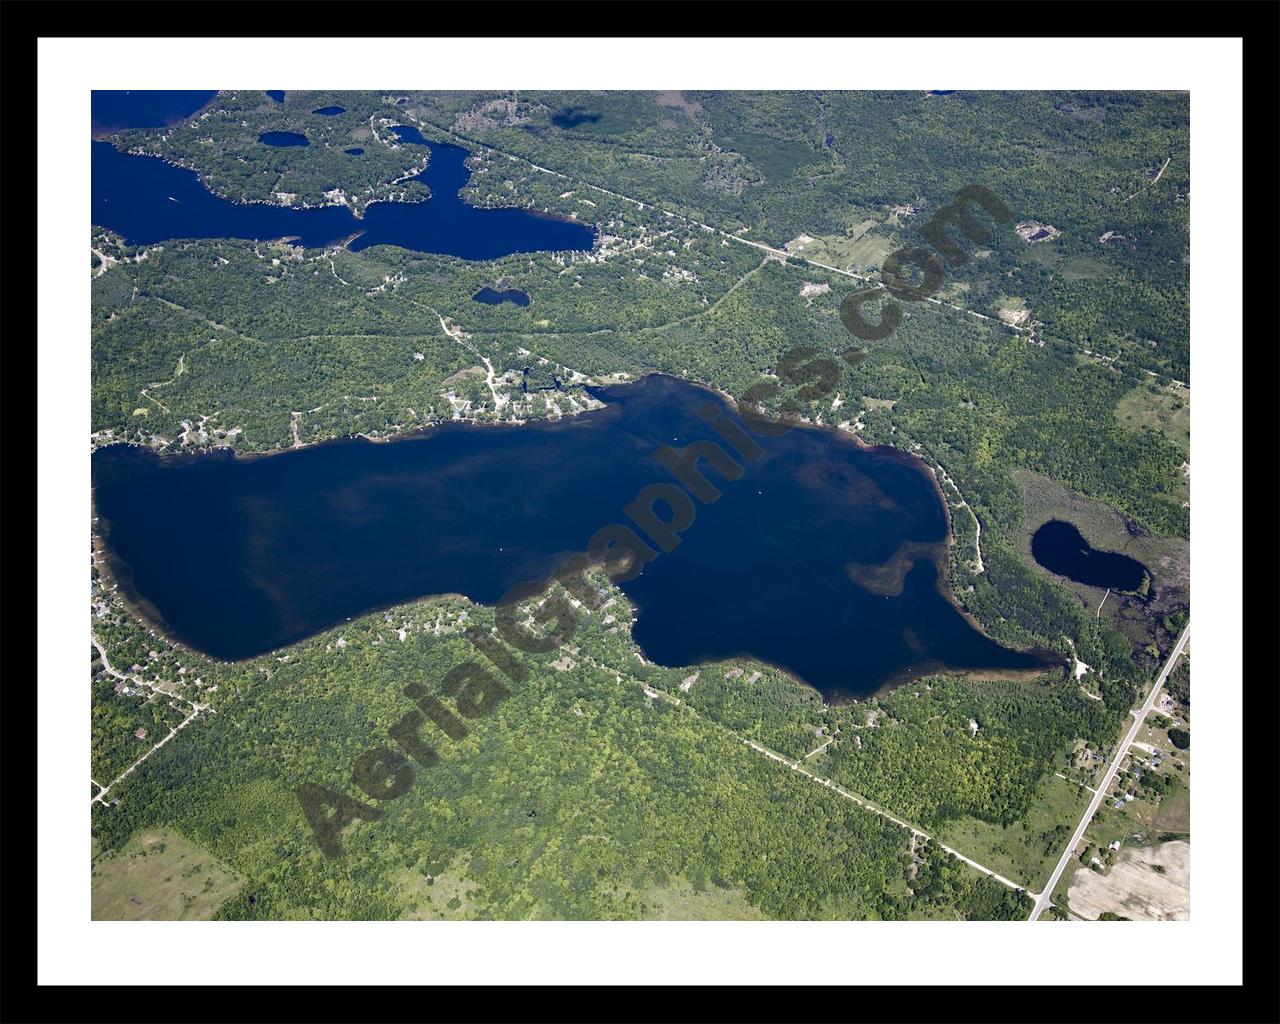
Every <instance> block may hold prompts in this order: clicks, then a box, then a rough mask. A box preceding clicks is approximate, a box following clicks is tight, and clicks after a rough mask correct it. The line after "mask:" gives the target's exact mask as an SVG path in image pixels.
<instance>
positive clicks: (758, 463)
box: [93, 375, 1058, 698]
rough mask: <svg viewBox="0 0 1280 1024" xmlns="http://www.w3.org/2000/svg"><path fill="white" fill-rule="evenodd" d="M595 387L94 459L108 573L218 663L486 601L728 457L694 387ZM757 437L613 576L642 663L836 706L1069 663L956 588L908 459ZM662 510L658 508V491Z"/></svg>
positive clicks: (720, 404)
mask: <svg viewBox="0 0 1280 1024" xmlns="http://www.w3.org/2000/svg"><path fill="white" fill-rule="evenodd" d="M596 394H597V395H598V397H600V398H601V399H603V400H604V401H605V402H606V403H608V404H607V407H606V408H604V409H599V410H595V411H593V412H590V413H586V414H583V415H581V416H578V417H573V418H568V419H564V420H560V421H556V422H534V423H529V424H526V425H523V426H501V425H493V426H474V425H466V424H446V425H443V426H440V427H437V428H434V429H431V430H428V431H426V432H423V433H421V434H419V435H415V436H412V437H408V438H404V439H401V440H397V441H393V442H389V443H376V442H371V441H366V440H363V439H349V440H340V441H334V442H329V443H326V444H320V445H315V446H312V447H308V448H302V449H298V450H296V451H289V452H284V453H281V454H276V455H270V456H259V457H251V456H233V455H232V454H231V453H230V452H226V451H223V452H213V453H205V454H199V455H174V456H157V455H155V454H154V453H152V452H150V451H149V450H147V449H144V448H140V447H136V446H129V445H116V446H111V447H107V448H102V449H99V450H98V451H97V452H95V453H94V456H93V484H94V494H95V503H96V513H97V515H98V516H99V517H100V522H99V526H100V531H101V534H102V536H103V538H104V543H105V551H106V554H107V558H108V563H109V565H110V566H111V567H112V570H113V572H114V574H115V576H116V578H117V580H118V582H119V583H120V585H121V587H122V589H123V590H124V591H125V593H126V594H127V595H129V596H130V597H131V598H132V599H133V600H134V601H135V602H136V603H137V604H138V606H139V607H140V608H142V609H143V610H144V612H145V613H146V614H147V615H149V616H150V617H151V618H152V619H154V620H155V622H156V623H157V625H159V626H160V627H161V628H162V629H164V630H165V631H166V632H167V633H168V634H169V635H170V636H172V637H174V638H175V639H178V640H180V641H183V642H185V643H187V644H188V645H190V646H191V647H194V648H197V649H199V650H202V651H205V652H208V653H209V654H211V655H214V656H215V657H218V658H223V659H240V658H245V657H249V656H252V655H257V654H260V653H263V652H267V651H271V650H274V649H277V648H280V647H282V646H285V645H287V644H290V643H292V642H295V641H298V640H300V639H302V638H304V637H306V636H308V635H311V634H313V633H316V632H317V631H319V630H322V629H325V628H327V627H330V626H333V625H335V624H338V623H341V622H343V621H345V620H346V619H347V618H348V617H352V616H356V615H359V614H361V613H363V612H367V611H370V610H372V609H376V608H379V607H383V606H387V605H392V604H396V603H402V602H406V601H410V600H413V599H415V598H419V597H422V596H425V595H430V594H444V593H460V594H465V595H467V596H468V597H470V598H472V599H473V600H476V601H478V602H482V603H487V604H492V603H494V602H496V601H497V600H498V599H499V598H500V597H501V596H502V595H503V594H504V592H506V591H507V589H508V588H509V587H511V586H512V585H514V584H516V583H519V582H522V581H526V580H534V579H545V578H546V577H547V576H548V574H549V573H551V572H552V571H553V570H554V569H555V568H556V567H557V566H559V565H561V564H562V563H563V561H564V559H565V558H567V557H568V556H569V555H570V554H572V553H574V552H581V551H583V550H585V549H586V547H587V545H588V541H589V540H590V539H591V538H592V536H593V534H595V532H596V531H597V530H599V529H600V528H602V527H605V526H607V525H609V524H622V525H626V526H628V527H630V528H632V529H635V528H636V527H637V523H636V522H635V521H633V520H632V519H631V518H630V516H629V515H628V514H627V512H625V511H624V507H625V506H627V505H628V503H630V502H632V501H633V500H634V499H635V498H636V497H637V494H638V493H639V492H640V491H641V489H642V488H644V487H645V486H646V485H649V484H655V483H665V484H675V483H676V480H677V478H676V476H674V475H673V474H672V473H671V472H669V471H668V470H667V469H665V468H663V466H662V465H661V464H660V463H659V461H657V459H656V458H655V452H656V451H657V450H658V449H660V448H661V447H663V446H664V445H669V446H672V447H673V448H675V449H683V448H684V447H685V446H687V445H690V444H693V443H694V442H697V441H713V442H717V443H719V444H720V446H721V448H723V449H724V450H725V451H726V452H728V453H730V454H733V448H732V447H730V445H729V444H727V443H725V442H723V441H722V440H721V439H720V438H719V437H718V436H717V433H716V431H715V430H713V427H712V425H711V423H710V422H709V421H708V419H707V416H706V414H707V413H708V410H710V413H711V414H712V415H713V416H714V414H717V413H718V414H721V415H727V416H729V420H728V421H727V422H730V423H734V424H739V423H741V421H739V420H738V419H737V418H736V415H735V414H733V413H732V412H731V410H730V408H729V406H728V404H727V403H726V402H724V401H723V400H721V399H720V398H719V397H718V396H716V395H714V394H713V393H711V392H709V391H707V390H705V389H703V388H700V387H697V386H695V385H692V384H689V383H686V382H684V381H680V380H677V379H675V378H671V377H665V376H657V375H655V376H650V377H646V378H644V379H643V380H641V381H639V382H637V383H635V384H630V385H620V386H616V387H610V388H605V389H600V390H598V391H597V392H596ZM725 422H726V421H720V423H721V426H722V427H723V425H724V423H725ZM747 426H748V427H750V426H751V424H747ZM758 443H759V447H760V448H761V449H763V453H762V454H760V453H755V454H756V455H757V457H756V458H754V460H752V459H749V458H746V457H744V455H735V456H734V458H735V460H736V461H737V463H738V464H739V465H740V466H741V467H743V473H742V475H741V476H740V477H739V478H738V479H732V480H727V479H724V478H722V477H721V476H720V475H719V473H718V471H717V470H716V469H712V468H708V467H707V465H706V463H705V462H703V463H700V464H699V465H700V467H701V468H702V470H703V471H704V474H705V478H706V480H707V481H709V482H710V483H711V484H712V485H714V487H715V488H717V489H718V490H719V491H720V493H721V497H720V498H719V499H718V500H712V501H709V502H708V503H703V502H702V501H701V500H698V501H694V500H693V499H689V503H690V505H691V506H692V508H693V509H694V510H695V511H694V518H693V521H692V522H691V523H688V524H687V525H685V526H684V528H683V529H682V530H681V531H680V532H679V533H678V542H677V543H676V544H675V546H674V547H673V549H672V550H671V551H670V552H665V551H663V552H661V553H659V554H658V555H657V557H655V558H653V559H652V560H651V561H648V562H647V563H646V564H645V565H644V568H643V571H642V572H641V573H640V574H639V575H638V576H636V577H635V578H633V579H630V580H627V581H623V582H622V583H621V586H622V588H623V590H624V591H625V593H626V594H627V595H628V596H629V597H630V598H631V599H633V600H634V601H635V602H636V604H637V606H638V618H637V621H636V623H635V625H634V630H633V632H634V636H635V639H636V641H637V642H638V643H639V644H640V645H641V647H642V649H643V650H644V652H645V655H646V656H647V657H648V658H649V659H650V660H652V661H655V662H658V663H660V664H664V665H673V666H674V665H688V664H698V663H702V662H705V661H714V660H719V659H725V658H731V657H736V656H751V657H755V658H759V659H761V660H763V661H767V662H770V663H772V664H776V665H778V666H780V667H782V668H784V669H787V670H788V671H790V672H791V673H793V674H794V675H795V676H797V677H799V678H801V679H803V680H805V681H806V682H808V683H810V684H811V685H813V686H814V687H816V688H817V689H819V690H821V691H822V692H823V693H824V694H826V695H827V696H829V697H833V698H847V697H856V696H862V695H866V694H869V693H872V692H874V691H876V690H877V689H879V688H881V687H882V686H884V685H885V684H888V683H890V682H894V681H899V680H903V679H905V678H909V677H912V676H918V675H921V674H924V673H927V672H933V671H939V670H944V669H952V670H992V671H997V670H999V671H1029V670H1036V669H1040V668H1045V667H1048V666H1050V665H1054V664H1057V663H1058V659H1057V658H1056V656H1054V655H1051V654H1047V653H1045V652H1028V653H1023V652H1017V651H1013V650H1009V649H1007V648H1004V647H1001V646H1000V645H998V644H996V643H995V642H993V641H992V640H990V639H989V638H987V637H986V636H984V635H983V634H982V633H980V632H979V631H978V630H977V629H976V628H975V627H974V626H973V625H971V623H970V622H969V621H968V620H967V619H966V618H965V617H964V616H963V615H962V614H961V612H960V611H959V610H958V609H957V608H956V607H955V605H954V604H953V603H952V601H951V599H950V598H949V597H948V596H947V594H946V590H945V583H940V569H941V567H943V566H945V565H946V559H947V535H948V523H947V518H946V512H945V509H944V506H943V504H942V501H941V499H940V497H939V494H938V491H937V487H936V484H935V482H934V481H933V478H932V476H931V475H930V474H929V472H928V470H927V468H926V467H924V465H923V464H922V463H921V462H919V461H918V460H917V459H915V458H914V457H912V456H910V455H907V454H905V453H902V452H899V451H897V450H895V449H890V448H875V449H864V448H860V447H858V446H857V445H855V444H854V443H853V442H852V441H851V440H850V439H849V438H848V436H847V435H843V434H839V433H837V432H835V431H833V430H828V429H814V428H807V427H796V428H794V429H791V430H790V431H789V432H787V433H785V434H783V435H782V436H780V437H771V438H766V437H763V436H761V437H759V439H758ZM738 447H739V449H741V450H742V451H743V452H744V453H745V452H746V445H744V444H743V443H741V442H738ZM729 468H730V469H731V470H732V468H733V467H729ZM684 486H688V487H692V486H694V484H690V483H689V482H688V480H686V481H685V482H684ZM655 512H656V514H657V516H658V517H659V518H662V519H666V518H670V510H669V509H668V507H667V506H666V505H664V504H663V503H662V502H661V501H658V502H656V505H655ZM650 525H652V524H650ZM637 532H638V533H645V534H647V535H648V536H650V537H651V536H652V534H650V533H649V532H648V530H647V529H646V530H644V531H637ZM654 550H659V549H658V548H657V547H656V546H655V547H654Z"/></svg>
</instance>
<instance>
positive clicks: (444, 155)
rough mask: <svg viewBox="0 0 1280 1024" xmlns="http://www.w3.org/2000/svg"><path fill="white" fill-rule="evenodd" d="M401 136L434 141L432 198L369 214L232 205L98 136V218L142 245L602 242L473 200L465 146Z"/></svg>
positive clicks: (427, 176)
mask: <svg viewBox="0 0 1280 1024" xmlns="http://www.w3.org/2000/svg"><path fill="white" fill-rule="evenodd" d="M397 134H398V135H400V136H401V137H402V138H403V139H404V141H411V142H417V143H419V144H421V145H425V146H427V147H429V149H430V151H431V156H430V161H429V163H428V166H427V169H426V170H425V171H423V172H421V173H420V174H418V175H416V176H415V180H420V181H423V182H424V183H425V184H426V185H427V187H428V188H429V189H430V190H431V198H430V199H429V200H428V201H427V202H414V203H398V202H397V203H390V202H385V203H374V204H372V205H371V206H370V207H369V208H368V209H367V210H365V213H364V216H363V217H362V218H357V217H356V216H355V215H354V214H352V213H351V211H350V210H349V209H347V208H346V207H345V206H321V207H314V208H311V209H289V208H288V207H283V206H276V205H273V204H270V203H232V202H229V201H228V200H226V199H222V198H220V197H219V196H216V195H214V194H213V193H212V192H210V191H209V190H208V189H207V188H205V187H204V185H203V184H202V183H201V182H200V179H199V178H198V177H197V176H196V174H195V172H193V171H188V170H186V169H184V168H181V167H176V166H174V165H172V164H168V163H166V162H165V161H163V160H160V159H158V158H156V157H149V156H134V155H129V154H127V153H122V152H120V151H119V150H118V149H116V148H115V147H114V146H113V145H111V143H109V142H95V143H93V223H94V224H96V225H98V226H100V227H105V228H110V229H112V230H113V231H116V232H118V233H119V234H121V235H123V236H124V238H125V240H126V241H127V242H129V243H130V244H132V245H150V244H152V243H154V242H162V241H165V240H166V239H171V238H251V239H271V238H296V239H297V240H298V241H299V243H300V244H302V245H304V246H308V247H318V246H326V245H334V244H337V243H339V242H341V241H342V240H343V239H346V238H350V237H351V236H352V235H354V234H356V233H357V232H362V233H361V234H360V236H359V237H358V238H356V239H355V241H353V242H352V243H351V244H350V246H349V248H350V249H351V250H352V251H353V252H358V251H360V250H361V249H367V248H369V246H372V245H384V244H387V245H398V246H401V247H402V248H405V249H413V250H415V251H417V252H431V253H443V254H445V255H448V256H458V257H461V258H462V259H466V260H492V259H499V258H501V257H503V256H510V255H511V254H512V253H518V252H563V251H567V250H576V251H583V252H587V251H590V250H591V248H592V247H593V246H594V245H595V229H594V228H593V227H592V226H590V225H588V224H583V223H580V222H578V221H573V220H561V219H558V218H555V217H546V216H542V215H541V214H537V213H531V212H529V211H528V210H518V209H514V208H512V209H492V210H491V209H479V208H477V207H474V206H470V205H469V204H467V203H466V202H465V201H464V200H463V199H462V198H461V196H459V195H458V191H459V189H461V188H462V187H463V186H464V185H466V183H467V179H468V178H470V177H471V172H470V171H469V170H468V169H467V168H466V166H465V163H464V161H465V160H466V158H467V151H466V150H465V149H462V148H461V147H459V146H449V145H441V144H436V143H431V142H427V141H426V140H425V139H423V138H422V137H421V135H419V134H418V132H417V129H415V128H401V129H397ZM281 135H294V133H292V132H268V133H266V135H264V136H262V138H263V140H264V141H266V140H267V138H268V136H281ZM294 137H295V138H296V139H303V138H304V137H303V136H301V135H295V136H294ZM304 142H305V139H304ZM272 144H275V145H297V144H300V143H288V142H281V141H276V142H275V143H272ZM407 160H408V157H406V162H407Z"/></svg>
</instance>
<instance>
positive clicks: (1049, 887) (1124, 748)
mask: <svg viewBox="0 0 1280 1024" xmlns="http://www.w3.org/2000/svg"><path fill="white" fill-rule="evenodd" d="M1190 638H1191V622H1190V620H1188V622H1187V624H1186V626H1185V627H1184V628H1183V630H1182V634H1181V636H1179V637H1178V642H1177V643H1176V644H1174V645H1173V651H1172V652H1171V653H1170V654H1169V660H1168V661H1166V662H1165V663H1164V668H1163V669H1161V670H1160V675H1159V676H1158V677H1157V678H1156V684H1155V686H1153V687H1151V692H1150V693H1149V694H1147V699H1146V700H1145V701H1143V702H1142V708H1141V709H1140V710H1138V711H1132V710H1131V711H1130V712H1129V713H1130V714H1131V715H1133V716H1134V721H1133V725H1132V726H1131V727H1130V729H1129V733H1128V735H1127V736H1125V738H1124V742H1122V743H1121V744H1120V746H1118V747H1116V753H1115V756H1114V757H1113V758H1112V759H1111V765H1110V767H1108V768H1107V773H1106V774H1105V775H1104V776H1103V777H1102V781H1101V782H1099V783H1098V789H1097V792H1096V793H1094V795H1093V799H1092V800H1090V801H1089V806H1088V807H1086V808H1085V811H1084V816H1083V817H1082V818H1081V819H1080V824H1079V825H1078V826H1076V831H1075V834H1074V835H1072V837H1071V841H1070V842H1069V843H1067V848H1066V849H1065V850H1063V851H1062V857H1061V858H1060V859H1059V860H1058V866H1057V867H1055V868H1054V869H1053V874H1052V875H1050V876H1049V881H1048V882H1046V883H1045V887H1044V890H1043V891H1042V892H1041V893H1040V895H1039V896H1037V897H1036V905H1035V907H1034V908H1033V909H1032V911H1031V916H1030V917H1028V918H1027V920H1028V921H1034V920H1036V918H1038V917H1039V916H1040V915H1041V913H1043V911H1044V909H1045V907H1047V906H1048V905H1049V899H1050V897H1051V896H1052V894H1053V890H1054V887H1055V886H1056V885H1057V884H1058V879H1059V878H1061V877H1062V872H1063V871H1064V870H1066V867H1067V862H1068V861H1069V860H1070V859H1071V857H1072V856H1073V855H1074V853H1075V851H1076V846H1077V845H1079V843H1080V840H1081V839H1082V838H1084V830H1085V829H1086V828H1088V827H1089V822H1091V821H1092V820H1093V816H1094V814H1095V813H1096V812H1097V810H1098V807H1099V805H1100V804H1101V803H1102V801H1103V800H1104V799H1106V796H1107V790H1109V789H1110V788H1111V783H1112V780H1114V779H1115V777H1116V772H1117V771H1118V770H1119V769H1120V762H1121V761H1123V760H1124V757H1125V755H1126V754H1127V753H1128V752H1129V747H1130V746H1131V745H1132V743H1133V741H1134V738H1135V737H1136V736H1137V735H1138V730H1139V729H1141V728H1142V723H1143V722H1145V721H1146V720H1147V715H1149V714H1150V713H1151V709H1152V708H1154V707H1155V705H1156V698H1157V697H1159V696H1160V689H1161V687H1163V686H1164V681H1165V680H1166V679H1168V678H1169V673H1170V672H1172V671H1173V666H1174V665H1175V664H1177V661H1178V658H1179V657H1180V656H1181V654H1182V652H1183V650H1184V649H1185V648H1186V646H1187V641H1188V640H1189V639H1190Z"/></svg>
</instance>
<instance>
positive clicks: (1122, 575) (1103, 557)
mask: <svg viewBox="0 0 1280 1024" xmlns="http://www.w3.org/2000/svg"><path fill="white" fill-rule="evenodd" d="M1031 556H1032V557H1033V558H1034V559H1035V560H1036V562H1038V563H1039V564H1040V565H1041V566H1043V567H1044V568H1045V569H1048V570H1049V571H1050V572H1053V573H1057V574H1058V575H1059V576H1065V577H1067V579H1070V580H1074V581H1075V582H1077V583H1084V584H1087V585H1089V586H1091V587H1109V588H1111V589H1112V590H1124V591H1136V590H1140V589H1141V588H1142V583H1143V581H1144V580H1145V579H1147V578H1148V576H1149V573H1148V572H1147V567H1146V566H1145V565H1143V564H1142V563H1141V562H1139V561H1138V560H1137V559H1135V558H1130V557H1129V556H1128V555H1122V554H1120V553H1119V552H1118V551H1099V550H1098V549H1096V548H1094V547H1092V546H1091V545H1090V544H1089V542H1088V541H1087V540H1085V539H1084V537H1083V536H1082V535H1081V533H1080V531H1079V530H1078V529H1076V527H1075V526H1074V525H1073V524H1071V523H1068V522H1065V521H1064V520H1061V519H1050V520H1049V521H1048V522H1047V523H1045V524H1044V525H1043V526H1041V527H1040V529H1038V530H1036V532H1035V534H1034V536H1032V538H1031Z"/></svg>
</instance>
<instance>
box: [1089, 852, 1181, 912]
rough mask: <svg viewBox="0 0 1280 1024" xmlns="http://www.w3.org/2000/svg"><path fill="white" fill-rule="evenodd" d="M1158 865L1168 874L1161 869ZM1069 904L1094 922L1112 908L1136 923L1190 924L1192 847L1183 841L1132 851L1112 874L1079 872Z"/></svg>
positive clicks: (1117, 863) (1118, 863) (1126, 853)
mask: <svg viewBox="0 0 1280 1024" xmlns="http://www.w3.org/2000/svg"><path fill="white" fill-rule="evenodd" d="M1157 866H1159V867H1163V868H1164V870H1165V873H1164V874H1161V873H1160V872H1158V871H1156V870H1155V869H1156V867H1157ZM1067 902H1068V903H1069V904H1070V906H1071V909H1072V911H1073V912H1074V913H1076V914H1078V915H1079V916H1080V917H1083V918H1085V920H1089V921H1096V920H1097V919H1098V915H1100V914H1102V913H1103V912H1105V911H1108V910H1109V911H1111V912H1112V913H1113V914H1117V915H1119V916H1120V917H1127V918H1129V919H1130V920H1131V921H1187V920H1190V918H1191V844H1190V843H1186V842H1182V841H1181V840H1179V841H1177V842H1172V843H1162V844H1160V845H1158V846H1144V847H1129V848H1128V849H1126V850H1125V851H1124V852H1123V853H1121V855H1120V859H1119V861H1117V862H1116V865H1115V867H1113V868H1112V869H1111V872H1110V874H1107V875H1099V874H1097V873H1096V872H1094V871H1089V870H1082V871H1077V872H1076V874H1075V877H1074V878H1072V880H1071V888H1070V889H1069V890H1068V892H1067Z"/></svg>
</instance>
